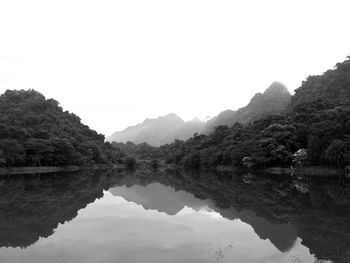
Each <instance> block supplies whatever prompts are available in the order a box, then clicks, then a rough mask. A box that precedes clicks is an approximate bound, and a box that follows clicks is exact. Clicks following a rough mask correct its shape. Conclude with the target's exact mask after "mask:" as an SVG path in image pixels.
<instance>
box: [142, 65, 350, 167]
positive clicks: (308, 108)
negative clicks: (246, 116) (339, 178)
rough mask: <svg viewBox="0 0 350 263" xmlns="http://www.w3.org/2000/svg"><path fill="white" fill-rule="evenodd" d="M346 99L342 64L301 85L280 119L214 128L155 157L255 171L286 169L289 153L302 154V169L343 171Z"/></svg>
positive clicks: (348, 135)
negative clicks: (318, 167)
mask: <svg viewBox="0 0 350 263" xmlns="http://www.w3.org/2000/svg"><path fill="white" fill-rule="evenodd" d="M349 94H350V60H349V59H347V60H346V61H344V62H343V63H338V64H337V66H336V67H335V69H334V70H330V71H327V72H326V73H325V74H323V75H321V76H312V77H309V78H308V79H307V80H306V81H304V82H303V84H302V86H301V87H300V88H298V89H297V90H296V92H295V95H294V96H293V97H292V99H291V103H290V106H289V111H288V112H286V113H285V114H284V115H270V116H268V117H265V118H262V119H260V120H255V121H253V122H250V123H247V124H241V123H239V122H236V123H235V124H234V125H232V126H231V127H229V126H225V125H221V126H217V127H216V128H215V130H214V131H213V132H212V133H210V134H209V135H199V134H194V136H193V137H191V138H190V139H188V140H187V141H181V140H176V141H175V142H174V143H171V144H166V145H163V146H161V147H160V148H159V152H160V153H161V154H163V156H164V158H166V162H167V163H169V164H176V165H182V166H185V167H195V168H198V167H210V166H216V165H233V166H242V165H245V166H248V167H257V166H275V165H276V166H290V165H292V164H293V161H296V160H295V159H298V158H295V157H296V155H295V153H296V152H297V151H298V150H300V149H306V151H304V152H306V153H307V158H302V159H303V162H304V163H305V164H311V165H333V166H338V167H344V166H346V165H349V164H350V95H349ZM152 152H153V153H154V152H155V149H152ZM146 155H147V154H146V153H144V156H146ZM293 155H294V157H293ZM294 164H295V163H294Z"/></svg>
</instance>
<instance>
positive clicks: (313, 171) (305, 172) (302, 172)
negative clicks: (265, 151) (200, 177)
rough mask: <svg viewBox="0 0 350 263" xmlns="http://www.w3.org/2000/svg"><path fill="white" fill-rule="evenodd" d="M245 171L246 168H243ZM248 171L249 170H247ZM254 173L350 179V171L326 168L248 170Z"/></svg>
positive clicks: (237, 168)
mask: <svg viewBox="0 0 350 263" xmlns="http://www.w3.org/2000/svg"><path fill="white" fill-rule="evenodd" d="M243 169H244V168H243ZM246 169H247V168H246ZM216 170H217V171H231V172H233V171H237V170H242V168H239V167H230V166H217V167H216ZM247 170H252V171H261V172H264V173H268V174H274V175H282V176H292V175H295V176H309V177H339V176H344V177H347V178H350V169H349V167H347V168H346V169H339V168H333V167H325V166H304V167H298V168H294V169H293V168H284V167H269V168H260V169H247Z"/></svg>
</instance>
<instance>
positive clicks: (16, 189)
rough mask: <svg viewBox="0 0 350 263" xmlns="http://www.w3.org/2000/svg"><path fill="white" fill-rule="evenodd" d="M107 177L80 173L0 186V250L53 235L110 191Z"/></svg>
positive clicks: (42, 176) (23, 245) (13, 180)
mask: <svg viewBox="0 0 350 263" xmlns="http://www.w3.org/2000/svg"><path fill="white" fill-rule="evenodd" d="M110 181H111V178H110V177H109V176H108V175H107V174H102V175H88V174H82V173H76V174H64V175H41V179H38V178H37V177H34V176H33V177H29V178H28V177H27V178H19V177H18V178H13V179H7V180H3V181H2V182H1V184H0V196H1V199H0V211H1V213H0V247H27V246H29V245H31V244H33V243H35V242H36V241H37V240H38V239H39V238H40V237H48V236H50V235H52V234H53V232H54V229H55V228H56V227H57V226H58V224H59V223H64V222H65V221H69V220H71V219H73V218H74V217H76V216H77V213H78V211H79V210H80V209H82V208H84V207H85V206H86V205H87V204H89V203H91V202H93V201H94V200H95V199H96V198H100V197H102V195H103V189H106V188H107V189H108V188H109V187H110Z"/></svg>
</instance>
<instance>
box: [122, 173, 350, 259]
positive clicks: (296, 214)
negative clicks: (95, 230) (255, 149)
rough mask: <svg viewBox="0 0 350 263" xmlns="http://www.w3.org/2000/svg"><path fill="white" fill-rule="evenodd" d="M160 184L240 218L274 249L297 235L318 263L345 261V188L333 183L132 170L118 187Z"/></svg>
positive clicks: (348, 231) (349, 195)
mask: <svg viewBox="0 0 350 263" xmlns="http://www.w3.org/2000/svg"><path fill="white" fill-rule="evenodd" d="M154 182H160V183H161V184H164V185H167V186H171V187H173V188H174V189H176V190H184V191H186V192H189V193H192V194H194V195H195V197H197V198H199V199H210V200H212V201H213V202H214V207H211V208H212V209H215V210H216V211H217V212H219V213H220V214H221V215H222V216H224V217H226V218H230V219H235V218H240V219H241V220H242V221H243V222H246V223H248V224H250V225H251V226H252V227H253V228H254V230H255V232H256V233H257V234H258V235H259V236H260V237H261V238H263V239H266V238H268V239H269V240H270V241H271V242H272V243H273V244H274V245H275V246H276V247H277V248H278V249H279V250H281V251H285V250H288V249H289V248H290V247H291V246H292V245H293V244H294V241H295V238H296V237H297V236H299V237H300V238H301V239H302V240H303V241H302V243H303V244H304V245H305V246H307V247H309V248H310V251H311V252H312V253H315V254H316V256H317V257H318V258H320V259H328V260H334V261H335V262H347V261H346V260H347V258H350V249H349V244H350V223H349V218H350V202H349V200H350V191H349V190H350V185H349V183H346V182H339V181H336V182H335V181H324V180H323V181H316V179H313V181H312V182H311V183H310V182H302V181H292V179H290V180H289V179H286V178H283V179H278V178H271V177H266V176H255V175H251V174H248V175H232V174H224V175H215V174H212V173H200V174H198V173H192V174H191V173H172V174H169V173H162V172H158V173H152V174H151V173H150V172H146V171H137V172H136V173H134V174H130V175H129V176H125V177H123V178H122V179H121V180H120V181H119V182H118V185H120V186H122V185H126V186H128V187H131V186H133V185H135V184H139V185H143V186H146V185H148V184H150V183H154Z"/></svg>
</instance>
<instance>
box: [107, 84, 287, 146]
mask: <svg viewBox="0 0 350 263" xmlns="http://www.w3.org/2000/svg"><path fill="white" fill-rule="evenodd" d="M290 98H291V94H290V93H289V91H288V89H287V88H286V87H285V86H284V85H283V84H282V83H280V82H277V81H275V82H273V83H272V84H271V85H270V86H269V87H268V88H267V89H266V90H265V91H264V92H262V93H256V94H255V95H254V96H253V97H252V98H251V100H250V102H249V103H248V104H247V105H246V106H244V107H241V108H239V109H237V110H231V109H228V110H225V111H222V112H220V113H219V114H218V115H217V116H214V117H212V118H210V119H209V120H207V121H206V122H204V121H201V120H199V119H198V118H194V119H192V120H190V121H186V122H185V121H184V120H182V119H181V118H180V117H178V116H177V115H176V114H174V113H170V114H167V115H165V116H160V117H158V118H151V119H145V120H144V121H143V122H142V123H139V124H136V125H134V126H129V127H127V128H126V129H124V130H122V131H117V132H115V133H113V134H112V135H111V136H109V137H107V141H109V142H113V141H116V142H122V143H126V142H128V141H131V142H133V143H136V144H139V143H144V142H146V143H148V144H150V145H152V146H160V145H164V144H167V143H172V142H173V141H175V139H179V140H187V139H189V138H190V137H191V136H192V135H193V134H194V133H203V134H207V133H210V132H211V131H213V130H214V128H215V127H217V126H220V125H228V126H232V125H233V124H234V123H235V122H241V123H247V122H250V121H254V120H257V119H260V118H263V117H266V116H268V115H274V114H280V113H282V112H283V111H284V110H285V109H286V108H287V105H288V103H289V101H290Z"/></svg>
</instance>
